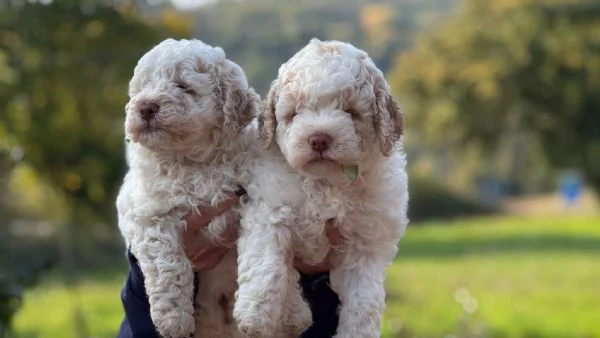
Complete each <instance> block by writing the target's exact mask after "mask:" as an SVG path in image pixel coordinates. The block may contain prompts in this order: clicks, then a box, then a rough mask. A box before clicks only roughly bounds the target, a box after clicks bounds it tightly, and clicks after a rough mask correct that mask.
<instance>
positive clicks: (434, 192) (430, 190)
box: [408, 175, 498, 224]
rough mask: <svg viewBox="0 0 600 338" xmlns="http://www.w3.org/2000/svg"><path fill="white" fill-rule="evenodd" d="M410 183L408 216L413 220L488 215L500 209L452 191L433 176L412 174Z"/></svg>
mask: <svg viewBox="0 0 600 338" xmlns="http://www.w3.org/2000/svg"><path fill="white" fill-rule="evenodd" d="M408 185H409V192H410V201H409V206H408V216H409V219H410V221H411V222H420V221H423V220H431V219H451V218H457V217H465V216H475V215H486V214H492V213H494V212H497V211H498V210H494V208H492V207H490V206H486V205H484V204H483V203H481V202H478V201H476V200H474V199H473V198H470V197H468V196H463V195H462V194H460V193H458V192H455V191H452V190H451V189H449V188H448V187H447V186H446V185H444V184H443V183H441V182H438V181H436V180H435V179H433V178H425V177H421V176H419V175H412V176H411V177H410V181H409V184H408ZM417 224H418V223H417Z"/></svg>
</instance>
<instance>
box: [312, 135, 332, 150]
mask: <svg viewBox="0 0 600 338" xmlns="http://www.w3.org/2000/svg"><path fill="white" fill-rule="evenodd" d="M332 141H333V140H332V138H331V136H329V135H328V134H325V133H315V134H312V135H311V136H309V137H308V144H310V148H311V149H312V150H314V151H316V152H319V153H322V152H324V151H327V149H329V147H330V146H331V143H332Z"/></svg>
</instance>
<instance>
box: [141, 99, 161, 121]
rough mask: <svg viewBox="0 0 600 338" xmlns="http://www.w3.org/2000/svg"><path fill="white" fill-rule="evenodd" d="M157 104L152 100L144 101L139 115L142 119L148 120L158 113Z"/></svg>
mask: <svg viewBox="0 0 600 338" xmlns="http://www.w3.org/2000/svg"><path fill="white" fill-rule="evenodd" d="M158 109H159V107H158V105H157V104H156V103H154V102H146V103H144V104H142V105H141V107H140V110H139V112H140V117H141V118H143V119H144V120H150V119H152V118H154V116H155V115H156V114H157V113H158Z"/></svg>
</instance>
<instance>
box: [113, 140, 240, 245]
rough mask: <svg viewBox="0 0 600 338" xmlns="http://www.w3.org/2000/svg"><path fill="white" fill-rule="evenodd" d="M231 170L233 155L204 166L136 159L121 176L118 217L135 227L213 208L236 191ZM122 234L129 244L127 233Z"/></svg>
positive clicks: (236, 187) (236, 182) (233, 170)
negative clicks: (123, 217) (125, 173)
mask: <svg viewBox="0 0 600 338" xmlns="http://www.w3.org/2000/svg"><path fill="white" fill-rule="evenodd" d="M142 151H143V150H142ZM235 169H236V162H235V161H234V158H233V155H231V156H226V155H222V156H219V157H217V158H215V159H213V160H212V161H210V162H208V163H196V162H193V161H189V160H182V161H170V160H165V159H161V158H159V157H157V156H154V155H150V156H144V157H141V156H140V157H138V158H136V159H135V160H133V161H132V163H131V167H130V170H129V172H128V173H127V175H126V176H125V180H124V183H123V186H122V188H121V193H120V196H119V198H118V201H117V206H118V208H119V210H121V211H122V213H123V212H124V213H125V214H124V215H122V216H125V217H126V218H131V219H132V220H133V223H134V224H138V225H143V224H148V223H149V222H154V221H156V220H157V218H158V219H160V218H162V217H176V218H181V217H183V216H185V215H186V214H187V213H189V212H190V211H191V210H193V209H194V208H202V207H209V206H216V205H217V204H219V203H220V202H222V201H224V200H226V199H227V198H228V197H229V195H228V194H229V193H231V192H234V191H236V190H237V189H238V188H239V183H238V180H237V176H236V172H235V171H236V170H235ZM128 223H129V222H125V223H124V224H128ZM182 225H184V223H182ZM122 230H125V231H124V235H125V237H126V240H128V241H129V238H127V237H128V236H127V234H128V232H129V231H128V230H129V229H122ZM215 230H217V229H215ZM221 230H222V229H219V231H221ZM209 232H213V231H209Z"/></svg>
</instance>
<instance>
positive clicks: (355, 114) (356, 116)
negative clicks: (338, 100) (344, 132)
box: [344, 108, 360, 120]
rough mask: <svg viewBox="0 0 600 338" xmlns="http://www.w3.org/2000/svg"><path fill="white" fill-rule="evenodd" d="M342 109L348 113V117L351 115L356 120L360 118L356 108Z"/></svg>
mask: <svg viewBox="0 0 600 338" xmlns="http://www.w3.org/2000/svg"><path fill="white" fill-rule="evenodd" d="M344 111H345V112H346V113H347V114H348V115H350V117H352V119H353V120H358V119H359V118H360V113H359V112H358V110H356V109H354V108H346V109H344Z"/></svg>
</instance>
